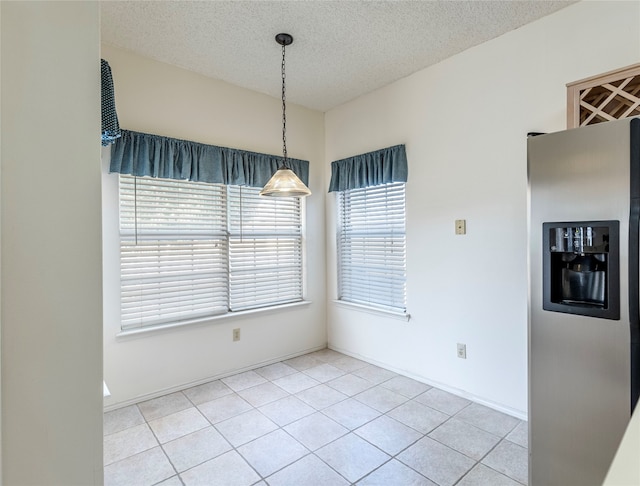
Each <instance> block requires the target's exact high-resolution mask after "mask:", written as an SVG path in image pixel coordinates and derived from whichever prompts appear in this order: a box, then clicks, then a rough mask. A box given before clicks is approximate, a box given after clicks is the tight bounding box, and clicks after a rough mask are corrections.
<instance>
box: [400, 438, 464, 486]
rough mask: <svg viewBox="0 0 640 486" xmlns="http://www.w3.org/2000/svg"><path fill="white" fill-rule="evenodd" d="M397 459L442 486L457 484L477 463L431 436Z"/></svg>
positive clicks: (421, 440)
mask: <svg viewBox="0 0 640 486" xmlns="http://www.w3.org/2000/svg"><path fill="white" fill-rule="evenodd" d="M397 459H398V460H400V461H402V462H403V463H405V464H406V465H407V466H409V467H411V468H413V469H415V470H416V471H418V472H419V473H420V474H422V475H423V476H426V477H427V478H428V479H430V480H431V481H433V482H435V483H437V484H439V485H441V486H451V485H453V484H455V483H456V481H458V480H459V479H460V478H461V477H462V476H463V475H464V474H465V473H466V472H467V471H468V470H469V469H471V468H472V467H473V466H474V465H475V461H474V460H472V459H469V458H468V457H467V456H465V455H463V454H460V453H459V452H456V451H454V450H453V449H449V448H448V447H446V446H444V445H442V444H440V443H439V442H436V441H434V440H433V439H430V438H429V437H424V438H422V439H420V440H419V441H418V442H416V443H415V444H414V445H412V446H411V447H409V448H408V449H407V450H405V451H404V452H402V453H400V454H399V455H398V456H397Z"/></svg>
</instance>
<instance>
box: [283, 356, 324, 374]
mask: <svg viewBox="0 0 640 486" xmlns="http://www.w3.org/2000/svg"><path fill="white" fill-rule="evenodd" d="M283 363H284V364H286V365H288V366H291V367H292V368H295V369H296V370H298V371H304V370H308V369H309V368H313V367H314V366H319V365H321V364H323V363H324V361H322V360H320V359H318V358H314V357H313V356H310V355H308V354H305V355H303V356H298V357H297V358H291V359H288V360H286V361H283Z"/></svg>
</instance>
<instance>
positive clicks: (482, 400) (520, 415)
mask: <svg viewBox="0 0 640 486" xmlns="http://www.w3.org/2000/svg"><path fill="white" fill-rule="evenodd" d="M328 348H329V349H332V350H334V351H337V352H338V353H342V354H345V355H347V356H351V357H352V358H356V359H359V360H361V361H366V362H367V363H369V364H372V365H375V366H378V367H380V368H384V369H385V370H389V371H393V372H394V373H398V374H399V375H403V376H406V377H408V378H412V379H414V380H416V381H419V382H420V383H424V384H425V385H429V386H433V387H435V388H439V389H440V390H443V391H446V392H448V393H451V394H453V395H456V396H459V397H462V398H466V399H467V400H471V401H472V402H475V403H479V404H480V405H485V406H487V407H489V408H492V409H494V410H497V411H499V412H503V413H506V414H507V415H511V416H512V417H515V418H518V419H520V420H525V421H526V420H527V418H528V417H527V412H526V411H522V410H517V409H514V408H511V407H507V406H505V405H503V404H501V403H497V402H494V401H492V400H488V399H486V398H483V397H479V396H477V395H474V394H472V393H468V392H466V391H464V390H460V389H458V388H454V387H452V386H449V385H446V384H444V383H439V382H437V381H434V380H430V379H428V378H425V377H424V376H420V375H416V374H414V373H411V372H409V371H407V370H401V369H398V368H395V367H393V366H391V365H389V364H387V363H382V362H380V361H377V360H375V359H371V358H369V357H367V356H362V355H360V354H357V353H352V352H350V351H347V350H345V349H341V348H340V347H338V346H333V345H331V344H329V345H328Z"/></svg>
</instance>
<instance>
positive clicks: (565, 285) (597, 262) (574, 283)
mask: <svg viewBox="0 0 640 486" xmlns="http://www.w3.org/2000/svg"><path fill="white" fill-rule="evenodd" d="M542 226H543V235H544V243H543V308H544V309H545V310H549V311H555V312H565V313H569V314H580V315H585V316H592V317H600V318H604V319H620V255H619V247H620V245H619V234H620V223H619V222H618V221H579V222H562V223H543V225H542Z"/></svg>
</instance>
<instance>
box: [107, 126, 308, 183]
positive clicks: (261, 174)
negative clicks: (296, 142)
mask: <svg viewBox="0 0 640 486" xmlns="http://www.w3.org/2000/svg"><path fill="white" fill-rule="evenodd" d="M282 160H283V159H282V157H277V156H275V155H266V154H260V153H256V152H247V151H244V150H237V149H232V148H226V147H217V146H215V145H205V144H203V143H197V142H190V141H188V140H179V139H177V138H168V137H162V136H160V135H150V134H148V133H140V132H132V131H129V130H122V137H120V138H119V139H118V140H117V141H116V142H115V143H114V144H113V146H112V149H111V167H110V172H117V173H120V174H130V175H134V176H149V177H159V178H162V179H178V180H189V181H197V182H211V183H214V182H215V183H221V184H229V185H238V186H251V187H262V186H264V185H265V184H266V183H267V181H268V180H269V179H270V178H271V176H272V175H273V174H274V173H275V171H276V170H278V168H279V167H280V166H281V165H282ZM287 165H288V166H289V168H290V169H291V170H293V171H294V172H295V173H296V175H297V176H298V177H299V178H300V179H301V180H302V182H304V183H305V184H306V185H309V162H308V161H306V160H298V159H290V158H287Z"/></svg>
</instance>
